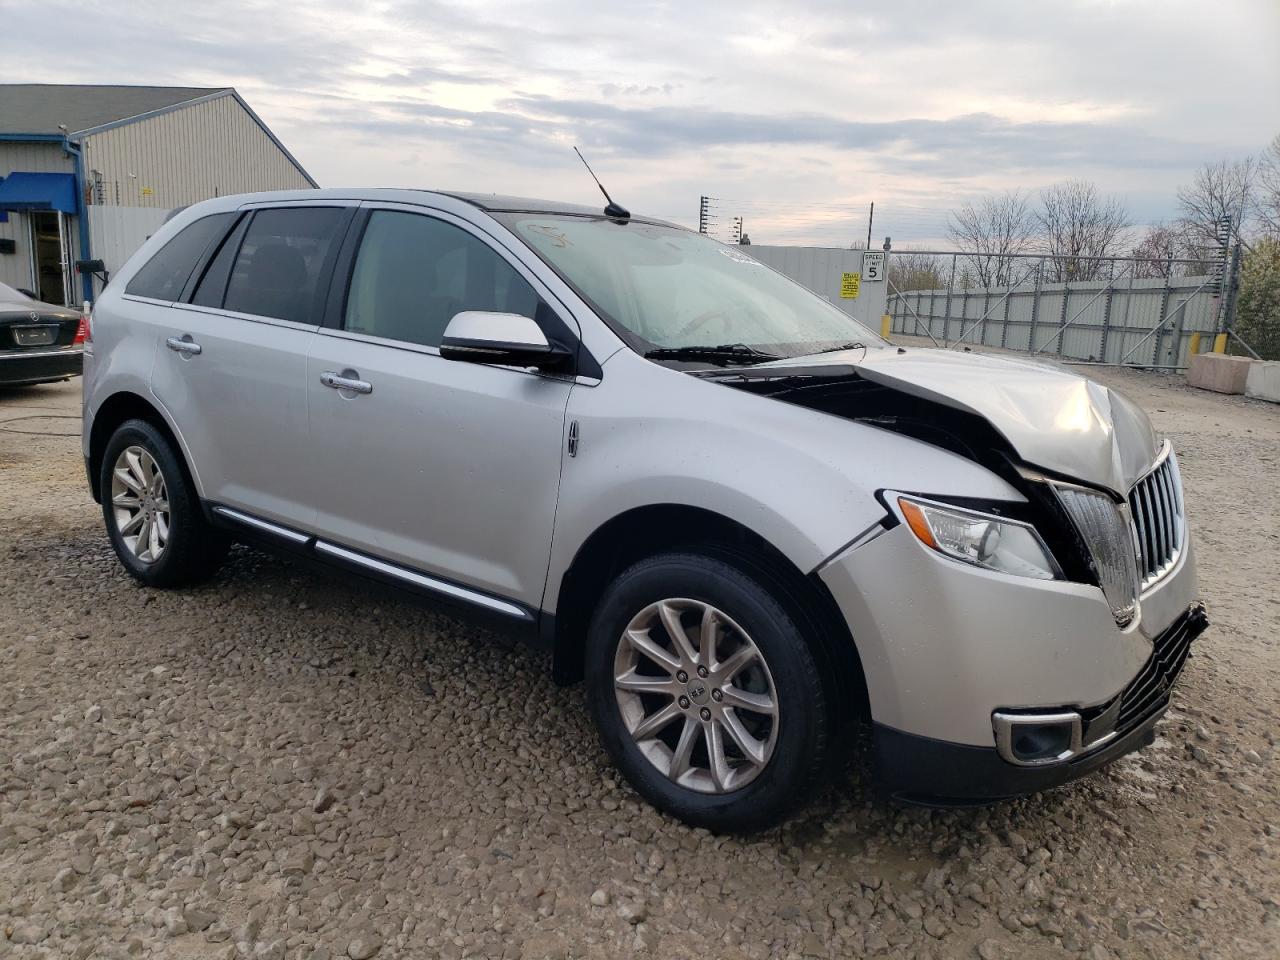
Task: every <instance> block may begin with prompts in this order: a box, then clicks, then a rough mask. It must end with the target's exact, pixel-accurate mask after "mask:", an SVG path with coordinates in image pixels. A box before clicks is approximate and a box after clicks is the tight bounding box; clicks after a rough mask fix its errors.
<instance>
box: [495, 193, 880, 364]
mask: <svg viewBox="0 0 1280 960" xmlns="http://www.w3.org/2000/svg"><path fill="white" fill-rule="evenodd" d="M497 217H498V219H499V220H501V221H502V222H503V223H505V224H506V225H507V226H508V227H510V228H511V229H512V231H513V232H514V233H515V234H516V236H518V237H519V238H520V239H521V240H523V241H524V242H525V243H526V244H528V245H529V247H531V248H532V249H533V250H534V252H535V253H537V254H538V256H540V257H541V258H542V259H543V260H544V261H546V263H547V264H548V265H549V266H551V268H552V269H554V270H555V271H556V272H557V273H559V274H560V276H562V277H563V278H564V279H565V280H566V281H567V282H568V283H569V284H570V285H571V286H573V287H574V288H575V289H576V290H577V291H578V292H579V293H580V294H581V295H582V296H583V297H584V298H585V299H586V300H588V301H589V302H590V303H591V304H592V305H593V306H594V307H595V309H596V310H597V312H599V313H600V314H601V315H602V316H603V319H604V320H605V321H606V322H608V323H609V324H610V325H611V326H612V327H613V328H614V329H615V331H617V332H618V333H619V335H620V336H622V337H623V339H624V340H627V341H628V342H629V343H630V344H631V346H632V347H633V348H635V349H637V350H638V351H640V352H642V353H650V352H654V355H655V356H658V355H661V353H662V352H665V351H680V350H698V349H706V348H712V349H713V348H716V347H721V346H729V347H737V348H742V347H748V348H750V350H749V351H746V350H744V351H742V352H743V353H744V354H747V355H749V356H750V355H751V354H755V356H754V357H750V359H753V360H756V361H758V360H760V359H769V358H770V357H771V356H776V357H798V356H806V355H809V354H813V353H819V352H822V351H824V350H832V349H837V348H839V347H842V346H847V345H849V344H850V343H851V342H855V341H856V342H858V343H859V344H862V345H864V346H866V347H869V348H875V347H879V346H884V341H883V340H881V339H880V337H878V336H876V335H875V334H874V333H872V332H871V331H870V330H868V329H867V328H866V327H864V326H862V325H861V324H860V323H858V321H856V320H854V319H853V318H852V317H850V316H849V315H848V314H846V313H844V312H843V311H841V310H839V309H837V308H836V307H834V306H832V305H831V304H829V303H827V302H826V301H825V300H823V299H822V298H821V297H819V296H817V295H816V294H814V293H812V292H810V291H809V290H806V289H805V288H804V287H801V286H800V285H799V284H797V283H793V282H792V281H791V280H789V279H787V278H786V277H784V276H782V275H781V274H779V273H776V272H774V271H773V270H771V269H769V268H768V267H766V266H764V265H763V264H762V263H760V262H759V261H757V260H754V259H752V258H751V257H750V256H748V255H747V253H746V252H744V250H743V248H741V247H736V246H726V245H725V244H723V243H719V242H718V241H715V240H712V239H711V238H710V237H706V236H703V235H701V234H697V233H692V232H690V231H688V230H681V229H679V228H677V227H668V226H663V225H660V224H652V223H644V222H642V221H637V220H632V221H629V222H627V223H616V222H614V221H612V220H607V219H602V218H593V217H574V216H563V215H560V216H557V215H534V214H528V213H512V214H498V215H497ZM761 355H763V356H761Z"/></svg>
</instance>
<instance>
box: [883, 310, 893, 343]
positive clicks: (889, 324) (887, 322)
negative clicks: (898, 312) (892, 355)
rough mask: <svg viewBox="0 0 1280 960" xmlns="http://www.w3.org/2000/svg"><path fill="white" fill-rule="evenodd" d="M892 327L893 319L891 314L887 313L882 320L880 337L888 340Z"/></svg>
mask: <svg viewBox="0 0 1280 960" xmlns="http://www.w3.org/2000/svg"><path fill="white" fill-rule="evenodd" d="M892 326H893V317H891V316H889V314H887V313H886V314H885V315H884V316H883V317H881V318H880V336H882V337H884V338H885V339H886V340H888V339H889V328H890V327H892Z"/></svg>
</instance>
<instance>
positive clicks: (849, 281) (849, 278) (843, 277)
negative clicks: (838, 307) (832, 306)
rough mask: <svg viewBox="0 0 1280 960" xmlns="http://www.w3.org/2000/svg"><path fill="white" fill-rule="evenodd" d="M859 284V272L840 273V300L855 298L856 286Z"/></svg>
mask: <svg viewBox="0 0 1280 960" xmlns="http://www.w3.org/2000/svg"><path fill="white" fill-rule="evenodd" d="M861 285H862V274H860V273H842V274H840V299H841V300H857V299H858V287H859V286H861Z"/></svg>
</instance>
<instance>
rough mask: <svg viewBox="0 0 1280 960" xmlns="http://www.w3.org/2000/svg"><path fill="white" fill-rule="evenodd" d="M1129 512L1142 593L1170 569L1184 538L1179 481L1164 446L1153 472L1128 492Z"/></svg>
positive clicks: (1169, 449)
mask: <svg viewBox="0 0 1280 960" xmlns="http://www.w3.org/2000/svg"><path fill="white" fill-rule="evenodd" d="M1129 511H1130V513H1132V515H1133V524H1134V527H1135V528H1136V530H1137V534H1138V567H1139V569H1140V571H1141V574H1142V587H1143V589H1145V588H1146V587H1148V586H1150V585H1151V584H1153V583H1155V582H1156V581H1157V580H1159V579H1160V578H1161V577H1162V576H1164V575H1165V574H1166V573H1167V572H1168V571H1169V570H1171V569H1172V568H1173V565H1174V564H1175V563H1176V562H1177V560H1178V556H1179V555H1180V554H1181V553H1182V538H1183V536H1184V535H1185V531H1184V528H1183V505H1182V478H1181V476H1179V474H1178V459H1177V457H1175V456H1174V454H1173V448H1172V447H1170V446H1169V445H1168V444H1166V445H1165V448H1164V453H1163V455H1162V458H1161V459H1160V460H1159V461H1157V463H1156V466H1155V468H1154V469H1153V470H1152V471H1151V472H1150V473H1148V474H1147V475H1146V476H1145V477H1143V478H1142V479H1141V480H1139V481H1138V482H1137V483H1136V484H1135V485H1134V487H1133V489H1132V490H1131V491H1129Z"/></svg>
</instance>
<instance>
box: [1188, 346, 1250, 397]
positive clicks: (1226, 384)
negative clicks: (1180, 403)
mask: <svg viewBox="0 0 1280 960" xmlns="http://www.w3.org/2000/svg"><path fill="white" fill-rule="evenodd" d="M1252 363H1253V361H1252V360H1250V359H1249V358H1248V357H1229V356H1227V355H1226V354H1225V353H1197V354H1196V355H1195V356H1194V357H1192V358H1191V366H1190V367H1188V368H1187V383H1188V384H1190V385H1191V386H1193V387H1199V388H1200V389H1201V390H1213V391H1215V392H1217V393H1244V384H1245V380H1246V379H1247V378H1248V376H1249V367H1250V365H1252Z"/></svg>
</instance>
